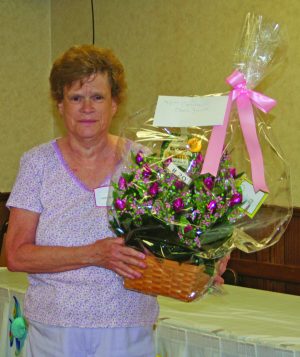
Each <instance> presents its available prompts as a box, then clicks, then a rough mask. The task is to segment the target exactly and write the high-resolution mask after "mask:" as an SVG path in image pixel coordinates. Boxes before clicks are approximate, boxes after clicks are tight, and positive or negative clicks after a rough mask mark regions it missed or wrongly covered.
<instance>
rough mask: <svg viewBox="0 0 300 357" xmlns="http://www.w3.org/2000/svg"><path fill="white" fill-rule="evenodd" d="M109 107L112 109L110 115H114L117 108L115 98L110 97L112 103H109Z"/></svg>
mask: <svg viewBox="0 0 300 357" xmlns="http://www.w3.org/2000/svg"><path fill="white" fill-rule="evenodd" d="M111 109H112V114H113V115H112V116H114V115H115V114H116V112H117V110H118V103H117V101H116V100H115V99H112V103H111Z"/></svg>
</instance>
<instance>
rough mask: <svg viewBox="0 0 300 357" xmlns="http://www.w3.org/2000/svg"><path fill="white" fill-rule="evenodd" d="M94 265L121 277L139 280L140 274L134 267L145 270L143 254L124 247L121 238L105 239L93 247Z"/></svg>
mask: <svg viewBox="0 0 300 357" xmlns="http://www.w3.org/2000/svg"><path fill="white" fill-rule="evenodd" d="M93 248H94V260H96V261H95V264H94V265H98V266H102V267H104V268H107V269H110V270H113V271H115V272H116V273H118V274H119V275H121V276H124V277H128V278H132V279H134V278H139V277H141V276H142V273H141V272H139V271H137V270H135V269H134V267H138V268H141V269H144V268H146V266H147V265H146V263H145V261H144V259H145V254H143V253H141V252H139V251H137V250H135V249H133V248H130V247H126V246H125V245H124V240H123V239H122V238H106V239H102V240H99V241H97V242H96V243H95V244H94V245H93Z"/></svg>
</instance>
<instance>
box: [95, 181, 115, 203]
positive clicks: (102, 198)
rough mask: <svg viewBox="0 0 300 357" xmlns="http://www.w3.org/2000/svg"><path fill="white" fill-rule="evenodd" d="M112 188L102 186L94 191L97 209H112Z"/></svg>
mask: <svg viewBox="0 0 300 357" xmlns="http://www.w3.org/2000/svg"><path fill="white" fill-rule="evenodd" d="M109 191H110V186H101V187H98V188H96V189H95V190H94V193H95V201H96V206H97V207H110V206H111V202H112V197H111V195H109Z"/></svg>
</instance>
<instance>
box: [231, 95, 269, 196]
mask: <svg viewBox="0 0 300 357" xmlns="http://www.w3.org/2000/svg"><path fill="white" fill-rule="evenodd" d="M237 109H238V113H239V117H240V123H241V128H242V131H243V135H244V138H245V143H246V147H247V150H248V154H249V157H250V162H251V174H252V181H253V186H254V190H255V192H257V191H259V190H261V191H264V192H269V189H268V187H267V184H266V180H265V171H264V161H263V155H262V151H261V147H260V144H259V141H258V137H257V132H256V123H255V118H254V113H253V107H252V103H251V101H250V99H249V98H248V97H247V96H246V95H241V96H239V97H238V98H237Z"/></svg>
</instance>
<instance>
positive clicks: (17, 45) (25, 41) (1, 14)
mask: <svg viewBox="0 0 300 357" xmlns="http://www.w3.org/2000/svg"><path fill="white" fill-rule="evenodd" d="M49 10H50V1H48V0H43V1H40V0H2V1H0V49H1V50H0V78H1V80H0V92H1V96H0V191H2V192H3V191H10V190H11V186H12V183H13V181H14V178H15V175H16V172H17V169H18V164H19V158H20V155H21V154H22V153H23V152H24V151H25V150H28V149H29V148H30V147H32V146H34V145H36V144H37V143H40V142H43V141H46V140H48V139H49V138H50V137H52V135H53V124H52V119H51V114H50V108H49V101H48V83H47V78H48V71H49V66H50V54H51V52H50V41H49V40H50V11H49Z"/></svg>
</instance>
